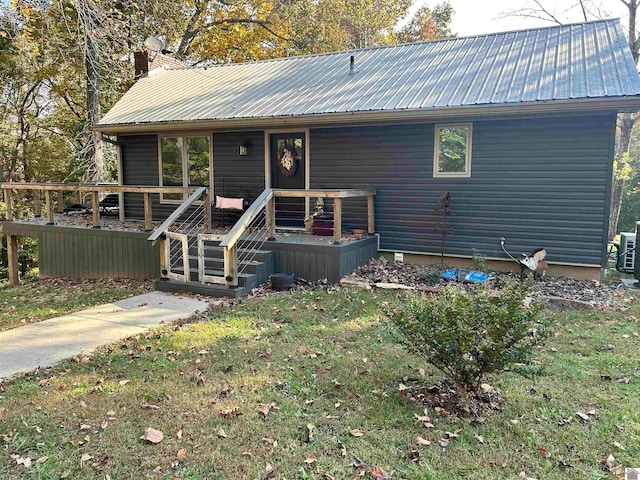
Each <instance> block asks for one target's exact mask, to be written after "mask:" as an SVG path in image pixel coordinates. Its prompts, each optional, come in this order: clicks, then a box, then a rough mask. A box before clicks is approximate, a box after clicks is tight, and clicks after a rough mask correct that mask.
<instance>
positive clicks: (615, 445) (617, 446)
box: [613, 442, 625, 450]
mask: <svg viewBox="0 0 640 480" xmlns="http://www.w3.org/2000/svg"><path fill="white" fill-rule="evenodd" d="M613 446H614V447H616V448H617V449H618V450H624V449H625V448H624V447H623V446H622V444H621V443H618V442H613Z"/></svg>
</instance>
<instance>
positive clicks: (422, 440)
mask: <svg viewBox="0 0 640 480" xmlns="http://www.w3.org/2000/svg"><path fill="white" fill-rule="evenodd" d="M414 443H415V444H416V445H431V442H430V441H429V440H427V439H425V438H422V437H421V436H420V435H418V436H417V437H416V438H415V439H414Z"/></svg>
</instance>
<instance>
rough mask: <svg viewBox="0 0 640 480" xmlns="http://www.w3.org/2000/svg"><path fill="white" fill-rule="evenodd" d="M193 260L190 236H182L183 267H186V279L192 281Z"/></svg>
mask: <svg viewBox="0 0 640 480" xmlns="http://www.w3.org/2000/svg"><path fill="white" fill-rule="evenodd" d="M190 263H191V262H190V261H189V237H187V236H186V235H183V237H182V268H183V269H184V281H185V282H187V283H189V282H190V281H191V264H190Z"/></svg>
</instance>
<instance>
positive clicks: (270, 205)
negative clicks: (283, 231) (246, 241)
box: [265, 197, 276, 240]
mask: <svg viewBox="0 0 640 480" xmlns="http://www.w3.org/2000/svg"><path fill="white" fill-rule="evenodd" d="M265 215H266V220H267V240H275V239H276V197H271V198H270V199H269V200H267V207H266V212H265Z"/></svg>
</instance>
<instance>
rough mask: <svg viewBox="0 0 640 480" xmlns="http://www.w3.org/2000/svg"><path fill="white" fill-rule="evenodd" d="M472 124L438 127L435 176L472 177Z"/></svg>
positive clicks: (436, 133) (434, 162)
mask: <svg viewBox="0 0 640 480" xmlns="http://www.w3.org/2000/svg"><path fill="white" fill-rule="evenodd" d="M472 136H473V126H472V124H471V123H456V124H448V125H447V124H443V125H436V127H435V148H434V156H433V176H434V177H439V178H465V177H470V176H471V138H472Z"/></svg>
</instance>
